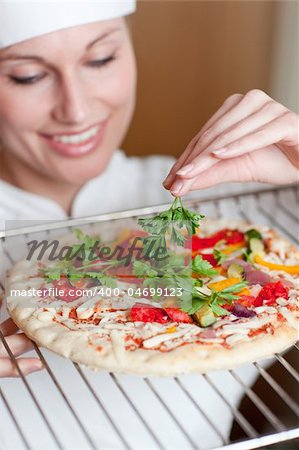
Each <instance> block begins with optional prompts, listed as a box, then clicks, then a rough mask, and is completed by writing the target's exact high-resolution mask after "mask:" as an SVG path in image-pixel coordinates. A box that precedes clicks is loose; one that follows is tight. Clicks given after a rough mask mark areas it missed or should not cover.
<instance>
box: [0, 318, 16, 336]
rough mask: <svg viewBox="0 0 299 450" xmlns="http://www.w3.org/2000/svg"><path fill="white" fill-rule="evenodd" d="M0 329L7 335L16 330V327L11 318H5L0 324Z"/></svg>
mask: <svg viewBox="0 0 299 450" xmlns="http://www.w3.org/2000/svg"><path fill="white" fill-rule="evenodd" d="M0 331H1V333H2V334H3V335H4V336H8V335H9V334H14V333H15V332H16V331H18V327H17V325H16V324H15V323H14V322H13V321H12V320H11V319H7V320H5V321H4V322H2V323H1V324H0Z"/></svg>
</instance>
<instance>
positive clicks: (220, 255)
mask: <svg viewBox="0 0 299 450" xmlns="http://www.w3.org/2000/svg"><path fill="white" fill-rule="evenodd" d="M213 256H214V258H215V259H216V261H217V263H218V264H219V265H221V264H222V263H223V262H224V261H225V260H226V259H227V257H228V255H226V254H225V253H223V252H222V251H221V250H219V249H218V248H214V250H213Z"/></svg>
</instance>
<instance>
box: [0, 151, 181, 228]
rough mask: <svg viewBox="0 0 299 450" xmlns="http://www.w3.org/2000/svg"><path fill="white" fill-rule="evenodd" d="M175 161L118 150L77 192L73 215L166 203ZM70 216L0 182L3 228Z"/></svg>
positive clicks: (49, 201) (51, 202) (48, 201)
mask: <svg viewBox="0 0 299 450" xmlns="http://www.w3.org/2000/svg"><path fill="white" fill-rule="evenodd" d="M173 162H174V158H172V157H167V156H149V157H145V158H140V157H128V156H126V154H125V153H124V152H123V151H122V150H116V151H115V153H114V154H113V156H112V158H111V161H110V164H109V165H108V167H107V169H106V170H105V171H104V172H103V173H102V174H100V175H99V176H98V177H96V178H93V179H92V180H90V181H88V182H87V183H86V184H85V185H84V186H83V187H82V188H81V189H80V191H79V192H78V193H77V195H76V197H75V199H74V202H73V205H72V211H71V216H72V217H84V216H90V215H97V214H103V213H109V212H115V211H121V210H124V209H131V208H138V207H143V206H151V205H157V204H161V203H167V202H169V201H170V200H171V198H172V196H171V195H170V194H169V192H168V191H166V190H165V189H164V188H163V186H162V181H163V180H164V178H165V177H166V175H167V174H168V171H169V169H170V167H171V165H172V164H173ZM66 218H67V214H66V212H65V211H64V210H63V208H62V207H61V206H60V205H59V204H58V203H56V202H55V201H54V200H52V199H50V198H46V197H42V196H41V195H37V194H33V193H31V192H27V191H23V190H22V189H19V188H17V187H15V186H12V185H11V184H9V183H7V182H5V181H3V180H0V229H4V227H5V220H61V219H66Z"/></svg>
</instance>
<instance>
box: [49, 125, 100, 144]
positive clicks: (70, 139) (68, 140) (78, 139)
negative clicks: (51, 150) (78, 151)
mask: <svg viewBox="0 0 299 450" xmlns="http://www.w3.org/2000/svg"><path fill="white" fill-rule="evenodd" d="M99 130H100V127H99V126H97V127H93V128H90V130H87V131H84V133H81V134H72V135H65V136H55V137H54V138H53V139H54V141H57V142H62V143H63V144H82V143H84V142H86V141H88V140H89V139H91V138H92V137H94V136H95V135H96V134H97V133H98V132H99Z"/></svg>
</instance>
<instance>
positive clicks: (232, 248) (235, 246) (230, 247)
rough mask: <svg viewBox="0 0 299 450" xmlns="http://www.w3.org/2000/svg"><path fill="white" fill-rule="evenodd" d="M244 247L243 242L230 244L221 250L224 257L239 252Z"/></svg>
mask: <svg viewBox="0 0 299 450" xmlns="http://www.w3.org/2000/svg"><path fill="white" fill-rule="evenodd" d="M243 247H245V242H238V243H237V244H230V245H228V246H227V247H225V248H224V249H222V250H221V251H222V253H224V254H225V255H230V254H231V253H233V252H235V251H236V250H239V248H243Z"/></svg>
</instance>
